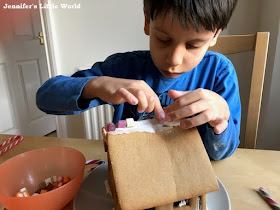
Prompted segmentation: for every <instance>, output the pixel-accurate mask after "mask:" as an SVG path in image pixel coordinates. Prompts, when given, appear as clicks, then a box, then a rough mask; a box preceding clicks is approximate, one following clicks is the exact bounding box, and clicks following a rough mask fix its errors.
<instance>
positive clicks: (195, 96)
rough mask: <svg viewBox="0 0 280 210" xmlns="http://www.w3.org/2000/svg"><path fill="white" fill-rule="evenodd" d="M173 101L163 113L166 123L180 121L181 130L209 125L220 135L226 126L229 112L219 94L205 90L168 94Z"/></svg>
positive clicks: (170, 92)
mask: <svg viewBox="0 0 280 210" xmlns="http://www.w3.org/2000/svg"><path fill="white" fill-rule="evenodd" d="M168 95H169V97H170V98H172V99H174V100H175V101H174V102H173V103H172V104H170V105H169V106H167V107H166V108H165V109H164V111H165V114H166V121H174V120H181V122H180V126H181V127H182V128H186V129H187V128H191V127H195V126H199V125H202V124H204V123H207V122H208V123H209V124H210V125H211V126H212V127H213V128H214V132H215V133H216V134H220V133H222V132H223V131H224V130H225V129H226V128H227V125H228V119H229V116H230V111H229V107H228V104H227V102H226V100H225V99H224V98H223V97H221V96H220V95H219V94H217V93H215V92H213V91H210V90H206V89H201V88H200V89H196V90H194V91H175V90H170V91H169V92H168Z"/></svg>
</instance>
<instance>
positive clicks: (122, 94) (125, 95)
mask: <svg viewBox="0 0 280 210" xmlns="http://www.w3.org/2000/svg"><path fill="white" fill-rule="evenodd" d="M117 97H118V98H122V99H123V100H124V101H122V100H121V101H119V103H124V102H128V103H130V104H131V105H137V104H138V99H137V98H136V97H135V96H134V95H133V94H132V93H131V92H129V91H128V90H127V89H125V88H120V89H119V90H118V92H117Z"/></svg>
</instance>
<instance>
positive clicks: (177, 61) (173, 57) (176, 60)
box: [167, 46, 183, 66]
mask: <svg viewBox="0 0 280 210" xmlns="http://www.w3.org/2000/svg"><path fill="white" fill-rule="evenodd" d="M167 62H168V64H169V65H170V66H178V65H181V64H182V63H183V49H181V47H180V46H177V47H174V48H173V49H172V50H170V52H169V55H168V58H167Z"/></svg>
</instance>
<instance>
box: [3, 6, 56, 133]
mask: <svg viewBox="0 0 280 210" xmlns="http://www.w3.org/2000/svg"><path fill="white" fill-rule="evenodd" d="M11 12H17V11H16V10H14V11H11ZM9 20H10V19H9ZM9 20H7V19H6V20H4V21H9ZM0 21H3V20H0ZM7 26H9V27H8V28H7V29H6V30H10V34H9V36H7V37H8V39H6V40H5V41H3V40H2V44H3V45H4V46H2V47H1V45H0V56H1V58H0V91H1V92H0V95H1V96H2V97H1V99H0V108H1V112H3V113H2V114H1V118H2V117H4V118H2V119H1V123H0V132H1V133H11V134H22V135H34V136H43V135H46V134H48V133H50V132H52V131H54V130H55V129H56V125H55V119H54V117H53V116H50V115H46V114H44V113H43V112H41V111H40V110H39V109H38V108H37V106H36V102H35V97H36V91H37V90H38V88H39V87H40V86H41V85H42V84H43V83H44V82H45V81H46V80H47V79H48V78H49V73H48V69H47V61H46V54H45V48H44V45H41V44H40V42H39V39H38V33H39V32H41V31H42V26H41V19H40V15H39V10H29V9H25V10H21V14H20V15H13V19H12V20H11V22H10V24H7ZM6 33H7V32H6ZM7 34H8V33H7ZM3 42H4V43H3ZM2 107H3V108H2Z"/></svg>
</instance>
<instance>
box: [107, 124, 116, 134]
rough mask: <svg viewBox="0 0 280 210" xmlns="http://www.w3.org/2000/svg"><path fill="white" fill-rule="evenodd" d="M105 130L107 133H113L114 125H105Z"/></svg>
mask: <svg viewBox="0 0 280 210" xmlns="http://www.w3.org/2000/svg"><path fill="white" fill-rule="evenodd" d="M105 129H106V131H107V132H109V131H114V130H116V126H115V124H114V123H107V125H106V128H105Z"/></svg>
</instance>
